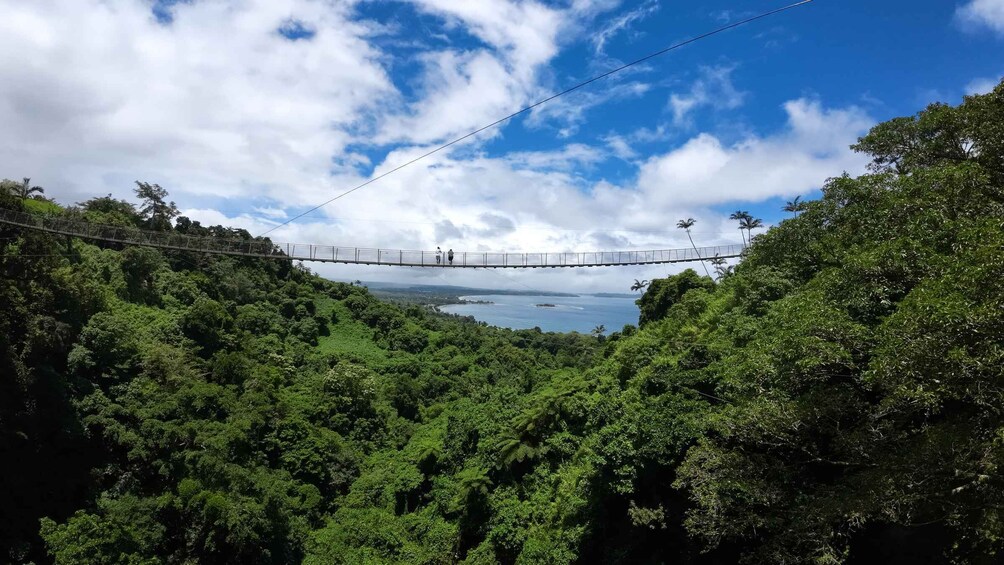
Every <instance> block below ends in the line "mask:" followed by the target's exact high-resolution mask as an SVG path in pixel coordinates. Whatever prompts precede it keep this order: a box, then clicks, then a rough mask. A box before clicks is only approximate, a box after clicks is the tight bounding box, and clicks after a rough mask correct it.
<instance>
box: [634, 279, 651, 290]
mask: <svg viewBox="0 0 1004 565" xmlns="http://www.w3.org/2000/svg"><path fill="white" fill-rule="evenodd" d="M646 286H648V281H647V280H644V281H640V280H638V279H635V280H634V284H633V285H631V290H632V291H637V292H641V291H643V290H645V287H646Z"/></svg>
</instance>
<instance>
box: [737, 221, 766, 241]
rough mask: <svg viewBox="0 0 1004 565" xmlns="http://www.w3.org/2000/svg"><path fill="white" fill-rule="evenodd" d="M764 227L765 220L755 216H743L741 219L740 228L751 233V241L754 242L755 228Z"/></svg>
mask: <svg viewBox="0 0 1004 565" xmlns="http://www.w3.org/2000/svg"><path fill="white" fill-rule="evenodd" d="M761 227H763V221H762V220H761V219H760V218H754V217H752V216H750V217H748V218H743V219H742V220H740V221H739V229H740V230H746V232H747V233H749V238H748V239H749V243H750V245H752V244H753V230H755V229H758V228H761Z"/></svg>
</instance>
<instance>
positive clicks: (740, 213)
mask: <svg viewBox="0 0 1004 565" xmlns="http://www.w3.org/2000/svg"><path fill="white" fill-rule="evenodd" d="M751 218H753V216H750V213H749V212H747V211H746V210H736V211H735V212H732V214H731V215H730V216H729V219H730V220H739V235H741V236H742V238H743V246H744V247H745V246H746V245H747V243H746V234H744V233H743V230H744V229H745V228H744V227H743V221H744V220H748V219H751Z"/></svg>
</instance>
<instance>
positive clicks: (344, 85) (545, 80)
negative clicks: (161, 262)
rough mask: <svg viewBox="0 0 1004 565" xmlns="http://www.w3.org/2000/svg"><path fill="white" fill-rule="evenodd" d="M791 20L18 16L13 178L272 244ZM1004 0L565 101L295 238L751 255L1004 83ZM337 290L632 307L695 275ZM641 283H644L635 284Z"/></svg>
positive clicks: (183, 5) (196, 9) (240, 13)
mask: <svg viewBox="0 0 1004 565" xmlns="http://www.w3.org/2000/svg"><path fill="white" fill-rule="evenodd" d="M782 5H784V2H770V1H761V0H752V1H751V0H733V1H732V2H725V1H712V2H700V3H694V2H654V1H648V2H644V1H643V2H626V1H619V0H565V1H562V2H531V1H517V0H482V1H479V2H471V1H470V0H414V1H412V2H377V1H366V2H354V1H351V0H344V1H339V2H331V1H320V0H268V1H266V0H189V1H185V2H164V1H161V2H156V3H153V2H150V1H149V0H39V1H37V2H23V1H19V0H0V11H2V12H3V13H5V14H7V15H8V16H7V17H5V18H4V19H3V21H0V85H2V86H0V123H3V124H5V126H6V127H5V129H6V130H7V131H8V132H10V135H6V136H4V138H3V139H2V140H0V144H3V147H2V148H0V175H3V176H6V177H12V178H20V177H21V176H31V177H32V178H33V179H34V180H35V181H37V182H39V183H41V184H43V186H45V187H46V189H47V194H50V195H52V196H54V197H55V198H57V200H60V201H62V202H67V203H68V202H75V201H80V200H83V199H86V198H88V197H90V196H94V195H101V194H107V193H112V194H114V195H116V196H121V197H128V196H129V195H130V193H131V187H132V182H133V181H134V180H144V181H148V182H157V183H160V184H161V185H162V186H164V187H165V188H167V189H168V190H169V191H170V192H171V195H172V198H174V200H175V201H176V202H177V203H178V205H179V207H180V208H182V209H183V210H184V213H185V214H187V215H189V216H191V217H192V218H194V219H199V220H201V221H203V222H208V223H227V224H230V225H237V226H242V227H246V228H248V229H249V230H251V231H252V232H255V233H260V232H262V231H264V230H267V229H269V228H271V227H273V226H275V225H276V223H278V222H281V221H283V220H284V219H287V218H289V217H291V216H293V215H295V214H297V213H299V212H300V211H303V210H305V209H307V208H309V207H310V206H311V205H313V204H317V203H319V202H322V201H324V200H326V199H328V198H330V197H331V196H334V195H335V194H338V193H339V192H341V191H343V190H345V189H347V188H350V187H352V186H355V185H356V184H358V183H359V182H362V181H365V180H367V179H368V178H371V176H372V175H374V174H379V173H380V172H382V171H386V170H388V169H390V168H392V167H394V166H396V165H397V164H400V163H402V162H404V161H406V160H407V159H410V158H412V157H414V156H416V155H419V154H421V153H423V152H424V151H427V150H428V149H430V148H432V147H435V146H436V145H437V144H439V143H441V142H443V141H447V140H449V139H452V138H454V137H456V136H459V135H462V134H464V133H466V132H468V131H470V130H472V129H475V128H477V127H479V126H481V125H483V124H485V123H488V122H491V121H494V120H495V119H497V118H500V117H502V116H504V115H506V114H508V113H510V112H512V111H514V110H517V109H519V108H520V107H522V106H524V105H526V104H529V103H532V102H534V101H536V100H538V99H540V98H543V97H546V96H548V95H549V94H551V93H553V92H555V91H557V90H561V89H563V88H565V87H567V86H570V85H572V84H575V83H577V82H578V81H581V80H583V79H585V78H588V77H590V76H593V75H595V74H598V73H601V72H604V71H606V70H608V69H610V68H613V67H615V66H617V65H619V64H621V63H623V62H626V61H629V60H632V59H634V58H637V57H639V56H642V55H644V54H647V53H649V52H652V51H655V50H658V49H661V48H663V47H666V46H667V45H670V44H672V43H675V42H677V41H680V40H682V39H686V38H688V37H691V36H693V35H697V34H700V33H703V32H706V31H709V30H711V29H714V28H716V27H719V26H721V25H724V24H725V23H728V22H732V21H736V20H738V19H742V18H744V17H748V16H750V15H754V14H756V13H760V12H763V11H767V10H770V9H773V8H777V7H780V6H782ZM1002 53H1004V0H958V1H956V2H952V1H947V2H946V1H933V0H931V1H914V2H906V1H903V0H888V1H884V2H874V1H870V2H869V1H864V0H842V1H838V0H815V1H814V2H812V3H811V4H808V5H806V6H803V7H800V8H797V9H794V10H791V11H789V12H785V13H783V14H779V15H776V16H774V17H771V18H769V19H766V20H762V21H758V22H755V23H753V24H750V25H748V26H746V27H743V28H740V29H736V30H732V31H729V32H727V33H725V34H722V35H719V36H715V37H712V38H709V39H707V40H704V41H701V42H699V43H696V44H693V45H690V46H687V47H685V48H682V49H680V50H677V51H674V52H672V53H670V54H668V55H665V56H663V57H660V58H658V59H654V60H652V61H649V62H647V63H645V64H644V65H641V66H639V67H635V68H632V69H631V70H629V71H626V72H624V73H622V74H619V75H616V76H615V77H611V78H609V79H606V80H604V81H601V82H599V83H596V84H594V85H591V86H590V87H587V88H586V89H583V90H581V91H578V92H576V93H573V94H571V95H569V96H567V97H564V98H561V99H559V100H556V101H554V102H553V103H549V104H548V105H545V106H543V107H541V108H539V109H538V110H535V111H534V112H533V113H532V114H529V115H524V116H522V117H519V118H516V119H514V120H512V121H510V122H507V123H506V124H504V125H502V126H500V127H498V128H495V129H493V130H491V131H489V132H485V133H483V134H481V135H479V136H477V137H476V138H474V139H472V140H469V141H468V142H465V143H463V144H460V145H458V146H456V147H454V148H452V149H451V150H449V151H445V152H443V153H440V154H437V155H436V156H435V157H433V158H430V159H428V160H426V161H423V162H422V163H420V164H416V165H415V166H412V167H409V168H408V169H405V170H403V171H401V172H400V173H397V174H395V175H392V176H391V177H388V178H387V179H384V180H381V181H379V182H377V183H374V184H373V185H371V186H369V187H367V188H365V189H363V190H361V191H359V192H358V193H354V194H352V195H350V196H347V197H346V198H344V199H341V200H339V201H338V202H336V203H333V204H332V205H330V206H328V207H325V208H324V209H323V210H321V211H319V212H316V213H313V214H311V215H310V216H307V217H305V218H303V219H302V220H299V221H297V222H294V223H293V224H291V225H289V226H285V227H282V228H279V229H277V230H276V231H275V232H274V233H273V234H272V235H273V236H274V237H275V239H277V240H282V241H286V240H292V241H310V242H317V243H327V244H338V245H359V246H381V247H391V248H401V247H403V248H406V249H432V248H434V247H435V246H436V245H445V246H447V247H454V248H456V249H458V250H461V249H464V250H472V251H482V250H486V251H487V250H491V251H566V250H582V251H584V250H595V249H602V248H610V249H646V248H670V247H681V246H685V245H687V241H686V236H685V234H682V233H681V232H679V230H676V229H675V228H674V226H675V223H676V220H678V219H680V218H682V217H694V218H697V220H698V225H697V227H696V228H695V239H697V240H698V242H699V243H702V244H709V245H710V244H719V243H730V242H733V241H738V233H736V230H735V228H734V227H733V225H732V223H731V222H729V221H728V219H727V215H728V213H729V212H730V211H732V210H735V209H737V208H741V209H745V210H750V211H751V212H753V213H754V214H755V215H758V216H759V217H762V218H763V219H764V220H765V221H766V222H767V223H773V222H776V221H779V220H780V219H782V218H783V214H782V213H781V211H780V209H779V208H780V206H781V205H782V204H783V202H784V201H785V200H786V199H790V198H792V197H794V196H796V195H802V196H804V197H812V196H813V195H816V194H818V188H819V186H820V185H821V184H822V183H823V182H824V181H825V179H826V178H827V177H829V176H835V175H839V174H841V173H842V172H844V171H848V172H850V173H852V174H859V173H861V172H863V166H864V163H865V162H864V160H863V159H862V158H861V156H858V155H854V154H852V153H851V152H850V151H849V150H848V149H847V146H848V145H849V144H850V143H852V142H853V141H854V140H855V139H856V138H857V136H859V135H861V134H862V133H864V132H865V131H867V128H868V127H870V126H872V125H874V124H875V123H877V122H879V121H882V120H885V119H888V118H891V117H894V116H900V115H907V114H912V113H914V112H916V111H918V110H919V109H921V108H922V107H923V106H925V105H926V104H928V103H930V102H934V101H945V102H950V103H957V102H958V101H960V100H961V97H962V96H963V95H964V94H965V93H967V92H980V91H986V90H987V89H989V88H990V87H991V86H992V85H993V84H995V83H996V82H997V81H999V80H1000V78H1001V76H1002V75H1004V63H1002V62H1001V61H1004V57H1001V54H1002ZM444 248H445V247H444ZM317 270H319V271H320V272H321V273H322V274H325V275H327V276H331V277H333V278H342V279H356V278H362V279H364V280H395V281H399V282H408V281H414V282H427V283H450V284H475V285H479V286H494V287H512V286H514V285H516V286H534V287H543V288H577V289H582V290H618V289H620V288H621V287H624V288H626V287H627V286H629V285H630V282H631V281H632V280H633V279H634V278H651V277H653V276H661V275H665V274H666V273H667V272H672V271H675V270H677V269H676V268H675V267H670V268H667V267H648V268H638V269H623V270H615V269H606V270H589V271H583V272H574V273H573V272H570V271H564V272H560V273H559V272H548V273H542V272H527V273H515V272H514V273H507V274H506V275H505V277H504V278H503V277H500V275H498V274H486V273H470V272H464V273H456V274H453V273H451V274H449V275H445V274H443V273H430V272H427V271H416V270H397V271H392V270H389V269H386V268H383V269H375V268H356V267H352V268H349V267H334V266H321V267H318V268H317ZM625 281H627V283H626V284H625Z"/></svg>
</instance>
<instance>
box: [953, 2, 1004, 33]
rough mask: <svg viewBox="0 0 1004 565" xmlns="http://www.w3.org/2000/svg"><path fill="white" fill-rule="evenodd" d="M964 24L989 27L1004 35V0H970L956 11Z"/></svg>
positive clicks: (956, 14)
mask: <svg viewBox="0 0 1004 565" xmlns="http://www.w3.org/2000/svg"><path fill="white" fill-rule="evenodd" d="M955 16H956V17H957V18H958V19H959V21H960V22H962V23H963V24H964V25H967V26H972V27H988V28H990V29H992V30H993V31H995V32H996V33H999V34H1002V35H1004V0H970V1H969V2H968V3H967V4H965V5H963V6H960V7H959V8H958V9H957V10H956V11H955Z"/></svg>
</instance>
